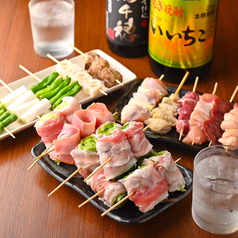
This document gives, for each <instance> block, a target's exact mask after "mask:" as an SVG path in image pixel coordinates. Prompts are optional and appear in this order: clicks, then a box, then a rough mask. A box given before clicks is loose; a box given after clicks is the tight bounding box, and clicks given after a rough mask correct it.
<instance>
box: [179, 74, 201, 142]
mask: <svg viewBox="0 0 238 238" xmlns="http://www.w3.org/2000/svg"><path fill="white" fill-rule="evenodd" d="M198 79H199V78H198V77H196V79H195V83H194V86H193V90H192V92H188V93H186V94H185V95H184V96H183V97H182V98H180V99H179V100H178V103H179V104H180V108H179V109H178V115H179V116H178V120H177V121H176V131H177V132H178V133H179V140H181V138H182V136H185V135H187V133H188V131H189V123H188V120H189V118H190V115H191V113H192V111H193V109H194V107H195V106H196V104H197V101H198V100H199V94H198V93H196V92H195V91H196V87H197V83H198Z"/></svg>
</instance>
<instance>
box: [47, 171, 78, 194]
mask: <svg viewBox="0 0 238 238" xmlns="http://www.w3.org/2000/svg"><path fill="white" fill-rule="evenodd" d="M80 170H81V168H78V169H76V170H75V171H74V172H73V173H72V174H71V175H70V176H69V177H68V178H66V179H65V180H64V181H63V182H62V183H61V184H59V186H57V187H56V188H55V189H54V190H53V191H52V192H51V193H49V194H48V195H47V197H49V196H51V195H52V194H53V193H54V192H55V191H56V190H58V189H59V188H61V187H62V186H63V185H64V184H66V183H67V182H68V181H69V180H70V179H71V178H72V177H73V176H74V175H75V174H77V173H78V172H79V171H80Z"/></svg>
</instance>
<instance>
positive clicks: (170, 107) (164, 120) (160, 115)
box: [144, 72, 189, 134]
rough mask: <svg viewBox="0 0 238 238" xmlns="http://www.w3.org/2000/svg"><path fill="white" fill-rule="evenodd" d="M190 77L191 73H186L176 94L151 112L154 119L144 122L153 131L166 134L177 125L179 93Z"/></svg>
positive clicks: (163, 100)
mask: <svg viewBox="0 0 238 238" xmlns="http://www.w3.org/2000/svg"><path fill="white" fill-rule="evenodd" d="M188 75H189V72H186V73H185V75H184V77H183V79H182V80H181V82H180V84H179V86H178V88H177V90H176V91H175V93H174V94H171V95H170V96H169V97H164V98H163V99H162V101H161V102H160V103H159V105H158V107H157V108H155V109H153V110H152V111H151V116H152V117H150V118H148V119H147V120H145V121H144V123H145V124H146V125H148V127H149V128H150V129H151V130H152V131H154V132H157V133H161V134H165V133H167V132H169V131H170V130H171V129H172V127H173V126H175V125H176V121H177V118H176V116H177V110H178V108H179V107H180V105H179V103H178V100H179V96H178V93H179V92H180V90H181V88H182V87H183V84H184V83H185V81H186V79H187V77H188Z"/></svg>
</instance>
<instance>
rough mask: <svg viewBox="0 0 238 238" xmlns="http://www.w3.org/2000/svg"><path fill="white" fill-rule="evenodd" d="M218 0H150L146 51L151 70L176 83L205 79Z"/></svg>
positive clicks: (211, 52) (211, 54)
mask: <svg viewBox="0 0 238 238" xmlns="http://www.w3.org/2000/svg"><path fill="white" fill-rule="evenodd" d="M218 2H219V0H163V1H160V0H151V4H150V23H149V45H148V52H149V56H150V57H149V58H150V66H151V69H152V71H153V72H154V73H155V74H156V75H158V76H160V75H161V74H164V75H165V77H164V80H165V81H168V82H172V83H175V84H179V83H180V80H181V79H182V77H183V76H184V74H185V72H186V71H189V72H190V74H189V77H188V79H187V80H186V83H191V82H194V80H195V78H196V77H197V76H198V77H199V78H204V77H205V76H206V75H207V74H208V72H209V70H210V68H211V65H212V57H213V45H214V37H215V28H216V19H217V11H218Z"/></svg>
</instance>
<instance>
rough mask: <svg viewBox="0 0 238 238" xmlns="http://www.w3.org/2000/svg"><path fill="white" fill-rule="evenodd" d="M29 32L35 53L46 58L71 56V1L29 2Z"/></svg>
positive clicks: (72, 19) (72, 20) (72, 11)
mask: <svg viewBox="0 0 238 238" xmlns="http://www.w3.org/2000/svg"><path fill="white" fill-rule="evenodd" d="M28 7H29V13H30V21H31V30H32V37H33V44H34V50H35V52H36V53H37V54H38V55H40V56H42V57H47V53H49V54H50V55H52V56H53V57H55V58H58V59H59V58H63V57H66V56H67V55H69V54H71V53H72V51H73V48H72V47H70V44H71V45H74V21H75V19H74V14H75V7H74V1H73V0H31V1H30V2H29V5H28Z"/></svg>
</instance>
